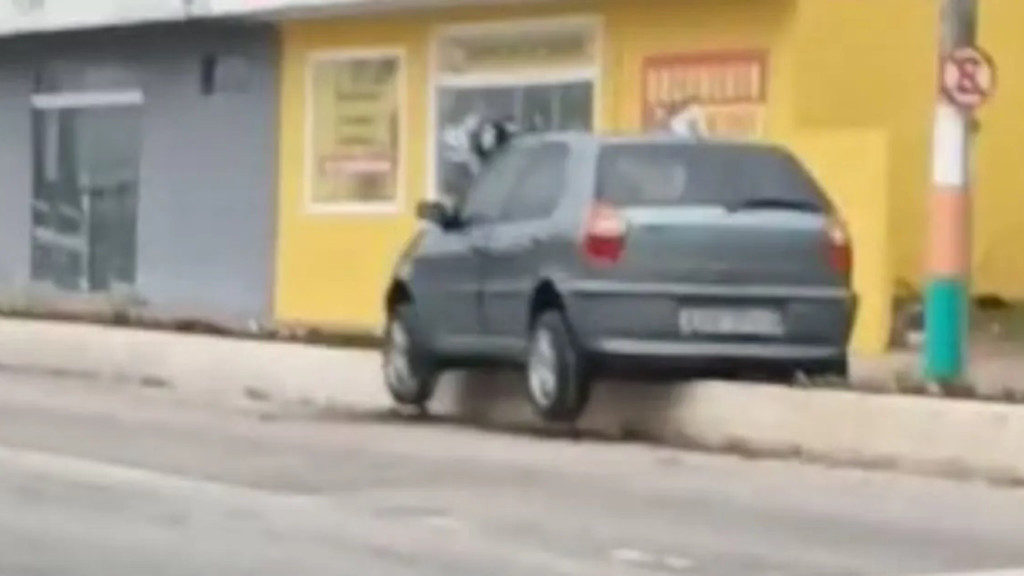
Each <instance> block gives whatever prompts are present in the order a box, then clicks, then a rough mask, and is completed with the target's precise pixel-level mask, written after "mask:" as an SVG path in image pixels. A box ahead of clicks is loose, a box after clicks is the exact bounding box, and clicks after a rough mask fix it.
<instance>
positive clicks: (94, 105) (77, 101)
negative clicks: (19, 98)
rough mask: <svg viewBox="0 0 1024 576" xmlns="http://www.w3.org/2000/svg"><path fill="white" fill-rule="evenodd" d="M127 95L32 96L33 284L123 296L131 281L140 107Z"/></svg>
mask: <svg viewBox="0 0 1024 576" xmlns="http://www.w3.org/2000/svg"><path fill="white" fill-rule="evenodd" d="M133 99H138V100H139V102H141V97H140V96H138V95H134V96H133V94H132V93H109V94H102V93H101V94H97V93H88V94H82V95H79V94H75V93H63V94H52V95H45V96H38V97H37V98H35V99H34V100H35V101H36V107H35V110H34V112H33V124H34V125H35V130H34V133H35V137H34V144H35V160H34V167H35V169H34V172H35V178H34V180H35V186H34V191H33V199H32V279H33V281H35V282H37V283H40V284H46V285H50V286H52V287H54V288H57V289H59V290H67V291H81V292H114V293H130V292H131V290H132V287H133V285H134V284H135V276H136V226H137V206H138V189H139V149H140V146H139V143H140V129H141V119H142V113H141V106H139V105H138V104H134V103H131V100H133Z"/></svg>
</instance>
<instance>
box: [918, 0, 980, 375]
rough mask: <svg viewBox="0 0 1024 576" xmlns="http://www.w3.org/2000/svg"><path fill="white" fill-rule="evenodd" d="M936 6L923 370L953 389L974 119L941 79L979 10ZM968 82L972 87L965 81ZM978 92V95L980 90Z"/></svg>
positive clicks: (960, 3) (961, 362) (963, 301)
mask: <svg viewBox="0 0 1024 576" xmlns="http://www.w3.org/2000/svg"><path fill="white" fill-rule="evenodd" d="M941 2H942V7H941V24H940V27H941V40H940V42H939V55H940V60H939V62H940V64H939V67H940V68H939V77H940V84H941V85H942V86H943V88H947V89H943V90H938V91H937V92H938V97H937V99H936V106H935V118H934V132H933V142H932V184H933V187H932V191H931V194H930V198H929V206H928V209H929V210H928V211H929V221H930V222H929V235H928V283H927V286H926V288H925V307H924V312H925V354H924V372H925V376H926V378H927V379H928V380H929V381H932V382H936V383H938V384H941V385H954V384H956V383H957V382H959V381H961V380H962V378H963V376H964V372H965V369H966V364H967V356H968V350H967V345H968V343H967V333H968V325H969V301H970V260H971V246H970V239H971V189H970V188H971V178H970V172H971V144H972V142H971V141H972V132H973V124H974V115H973V107H970V106H964V105H962V104H960V103H958V102H956V101H955V97H954V96H953V95H951V93H950V91H949V90H948V85H947V80H949V79H948V78H947V76H946V75H947V73H948V71H949V65H950V64H949V62H951V61H952V60H953V58H954V55H955V54H957V53H958V51H961V50H964V49H969V50H972V49H974V48H975V44H976V40H977V20H978V5H977V0H941ZM975 64H977V62H975ZM968 68H969V67H967V66H965V67H964V68H963V70H961V72H962V73H963V74H964V75H965V76H966V75H968V74H969V73H970V71H969V69H968ZM974 68H977V66H975V67H974ZM990 71H991V69H990ZM962 80H963V79H961V78H958V79H956V80H955V81H954V82H961V81H962ZM966 83H967V84H970V79H967V80H966ZM956 85H957V86H960V87H961V88H964V89H966V88H969V86H967V85H966V84H956ZM974 87H975V88H977V84H976V83H975V85H974ZM977 91H978V92H979V94H980V92H981V90H980V89H979V90H977Z"/></svg>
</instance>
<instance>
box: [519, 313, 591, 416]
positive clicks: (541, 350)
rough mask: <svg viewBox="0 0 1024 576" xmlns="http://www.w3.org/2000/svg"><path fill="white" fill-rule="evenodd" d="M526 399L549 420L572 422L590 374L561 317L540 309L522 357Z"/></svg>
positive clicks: (586, 391)
mask: <svg viewBox="0 0 1024 576" xmlns="http://www.w3.org/2000/svg"><path fill="white" fill-rule="evenodd" d="M526 380H527V384H528V391H529V395H530V401H531V403H532V404H533V407H534V409H535V410H536V411H537V413H538V414H539V415H540V416H541V418H543V419H544V420H547V421H549V422H574V421H576V420H577V419H578V418H579V417H580V414H582V413H583V410H584V409H585V408H586V406H587V402H588V401H589V400H590V374H589V371H588V370H587V367H586V362H585V359H584V357H583V355H582V354H581V353H580V352H579V350H578V348H577V346H576V343H575V341H574V340H573V337H572V333H571V331H570V330H569V326H568V323H567V322H566V320H565V317H564V316H563V315H562V314H561V313H560V312H558V311H549V312H544V313H542V314H541V316H540V317H539V318H538V319H537V321H536V322H535V323H534V326H533V330H532V331H531V334H530V346H529V351H528V353H527V359H526Z"/></svg>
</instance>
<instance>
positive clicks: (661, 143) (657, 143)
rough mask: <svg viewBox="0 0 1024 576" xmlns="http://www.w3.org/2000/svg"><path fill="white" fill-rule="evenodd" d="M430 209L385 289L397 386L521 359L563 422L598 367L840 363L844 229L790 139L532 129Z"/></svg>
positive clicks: (845, 311)
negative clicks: (772, 141)
mask: <svg viewBox="0 0 1024 576" xmlns="http://www.w3.org/2000/svg"><path fill="white" fill-rule="evenodd" d="M419 213H420V217H421V218H422V219H423V220H425V222H426V223H425V225H424V226H423V227H422V228H421V230H420V231H419V233H418V234H417V235H416V237H415V238H414V239H413V240H412V241H411V243H410V244H409V245H408V247H407V248H406V250H405V251H404V253H403V254H402V255H401V257H400V259H399V262H398V264H397V266H396V268H395V272H394V277H393V280H392V282H391V286H390V289H389V290H388V293H387V298H386V303H385V305H386V307H387V318H388V325H387V327H386V345H385V354H384V370H385V377H386V382H387V386H388V388H389V391H390V392H391V394H392V396H393V397H394V398H395V400H396V401H397V402H399V403H401V404H406V405H423V404H425V403H426V402H427V401H428V400H429V399H430V397H431V394H432V393H433V390H434V383H435V381H436V380H437V378H438V375H439V374H440V373H441V372H442V371H443V370H446V369H450V368H466V367H482V366H498V365H515V366H521V367H524V368H525V369H526V373H527V381H528V385H529V386H528V388H529V397H530V399H531V401H532V402H533V404H534V405H535V407H536V409H537V411H538V412H539V414H540V415H541V416H543V417H544V418H546V419H548V420H553V421H572V420H574V419H576V418H577V417H578V416H579V415H580V413H581V412H582V411H583V409H584V407H585V406H586V403H587V400H588V397H589V386H590V383H591V381H592V380H593V379H595V378H599V377H604V376H613V375H614V376H628V377H630V378H636V377H655V378H662V379H667V380H668V379H679V378H694V377H716V378H736V379H739V378H743V379H748V378H749V379H759V380H766V379H767V380H776V381H778V380H786V379H792V378H794V377H796V376H797V375H799V374H804V375H807V376H812V377H813V376H824V375H835V376H839V377H845V375H846V372H847V352H846V349H847V344H848V340H849V336H850V332H851V325H852V322H853V316H854V309H855V299H854V297H853V294H852V292H851V289H850V273H851V261H852V259H851V249H850V245H849V242H848V237H847V233H846V230H845V228H844V226H843V223H842V221H841V220H840V219H839V218H838V215H837V214H836V213H835V210H834V209H833V207H832V206H831V204H830V203H829V201H828V199H827V197H826V196H825V195H824V194H823V193H822V191H821V189H820V188H819V186H818V185H817V184H816V182H815V181H814V179H813V178H812V177H811V176H810V174H809V173H808V172H807V170H805V169H804V167H803V166H802V165H801V164H800V162H799V161H797V160H796V159H795V158H794V157H793V155H791V154H790V153H789V152H787V151H786V150H784V149H781V148H778V147H774V146H769V145H761V144H747V143H730V142H715V141H694V140H687V139H680V138H678V137H672V136H636V137H605V136H596V135H591V134H547V135H538V136H532V135H526V136H521V137H517V138H512V139H510V141H509V142H508V143H507V144H505V145H503V146H502V147H501V148H500V149H498V150H497V151H496V152H495V153H494V154H493V155H491V156H490V158H489V160H488V161H487V165H486V167H485V168H484V169H483V170H482V172H481V173H480V175H479V177H478V178H477V179H476V180H475V182H474V183H473V185H472V187H471V189H470V191H469V193H468V195H467V197H466V200H465V202H464V203H463V204H462V205H461V206H458V207H454V208H452V207H448V206H446V205H444V204H441V203H423V204H421V205H420V207H419Z"/></svg>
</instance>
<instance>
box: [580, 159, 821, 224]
mask: <svg viewBox="0 0 1024 576" xmlns="http://www.w3.org/2000/svg"><path fill="white" fill-rule="evenodd" d="M598 196H599V197H600V198H601V199H602V200H604V201H606V202H610V203H613V204H615V205H618V206H659V205H686V206H725V207H730V206H737V205H741V204H743V203H744V202H748V201H752V200H753V201H756V200H773V201H783V202H785V201H789V202H796V203H800V204H805V205H809V206H813V207H816V208H818V209H819V210H821V211H823V212H824V211H828V210H830V208H831V207H830V205H829V202H828V199H827V197H826V196H825V194H824V193H823V192H822V190H821V187H820V186H819V185H818V184H817V182H815V180H814V178H813V177H812V176H811V175H810V174H809V173H808V172H807V170H806V169H805V168H804V167H803V166H802V165H801V164H800V162H799V161H798V160H797V159H796V158H795V157H793V155H792V154H790V153H788V152H786V151H785V150H782V149H779V148H771V147H767V146H752V145H741V144H737V145H727V144H713V145H708V144H688V143H644V144H609V145H606V146H604V147H603V149H602V150H601V153H600V157H599V159H598Z"/></svg>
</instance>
